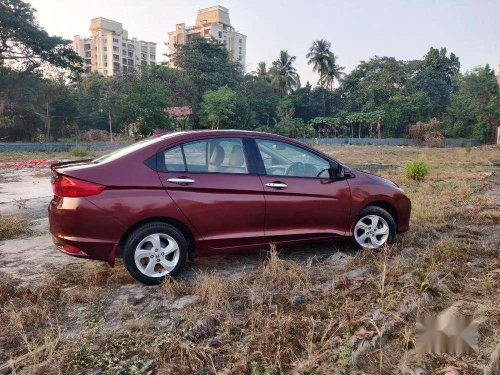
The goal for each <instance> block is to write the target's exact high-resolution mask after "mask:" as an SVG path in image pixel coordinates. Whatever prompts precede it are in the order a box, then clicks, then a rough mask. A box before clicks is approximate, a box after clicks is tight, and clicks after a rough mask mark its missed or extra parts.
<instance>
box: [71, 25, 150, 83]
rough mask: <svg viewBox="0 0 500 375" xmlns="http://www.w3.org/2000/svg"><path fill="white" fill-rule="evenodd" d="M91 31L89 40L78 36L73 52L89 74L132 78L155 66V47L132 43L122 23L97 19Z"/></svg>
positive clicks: (147, 44)
mask: <svg viewBox="0 0 500 375" xmlns="http://www.w3.org/2000/svg"><path fill="white" fill-rule="evenodd" d="M90 31H91V33H92V35H91V36H90V37H88V38H81V37H80V36H79V35H76V36H75V37H74V39H73V49H74V50H75V51H76V52H77V53H78V54H79V55H80V56H81V57H82V58H83V59H84V69H85V72H86V73H90V72H98V73H101V74H102V75H104V76H108V77H109V76H114V75H119V74H129V73H134V72H135V71H137V70H138V69H140V68H141V67H142V66H145V65H151V64H155V62H156V43H153V42H145V41H142V40H137V38H131V39H129V37H128V31H127V30H124V29H123V26H122V24H121V23H120V22H116V21H112V20H109V19H106V18H103V17H98V18H94V19H93V20H92V21H91V23H90Z"/></svg>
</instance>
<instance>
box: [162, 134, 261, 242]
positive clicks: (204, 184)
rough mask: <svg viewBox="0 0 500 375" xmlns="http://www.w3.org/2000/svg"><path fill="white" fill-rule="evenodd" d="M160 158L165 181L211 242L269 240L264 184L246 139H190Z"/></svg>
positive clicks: (176, 199)
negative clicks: (254, 171) (250, 160)
mask: <svg viewBox="0 0 500 375" xmlns="http://www.w3.org/2000/svg"><path fill="white" fill-rule="evenodd" d="M163 163H164V165H161V164H163ZM159 164H160V168H159V169H160V170H162V171H161V172H159V176H160V179H161V182H162V184H163V186H164V187H165V189H166V191H167V192H168V194H170V196H171V197H172V199H173V200H174V202H175V203H176V204H177V205H178V207H179V208H180V209H181V211H182V212H183V213H184V215H185V216H186V217H187V218H188V220H189V221H190V223H191V224H192V225H193V226H194V227H195V228H196V230H197V231H198V232H199V233H200V235H201V236H202V237H203V242H204V244H205V245H206V246H207V247H209V248H212V249H228V248H233V249H235V250H236V249H239V248H242V247H245V246H251V245H256V244H261V243H265V239H264V215H265V202H264V195H263V188H262V184H261V181H260V179H259V176H257V175H256V174H250V172H251V171H250V170H249V165H251V164H249V163H248V157H247V154H246V152H245V149H244V147H243V142H242V139H240V138H210V139H203V140H197V141H192V142H187V143H184V144H182V145H179V146H176V147H173V148H170V149H168V150H166V151H164V152H163V153H162V154H160V157H159Z"/></svg>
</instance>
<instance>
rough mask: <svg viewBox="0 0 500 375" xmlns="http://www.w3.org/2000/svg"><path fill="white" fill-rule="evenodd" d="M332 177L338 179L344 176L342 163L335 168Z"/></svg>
mask: <svg viewBox="0 0 500 375" xmlns="http://www.w3.org/2000/svg"><path fill="white" fill-rule="evenodd" d="M334 177H335V178H336V179H338V180H340V179H342V178H344V177H345V168H344V166H343V165H340V164H339V165H338V167H337V169H336V170H335V174H334Z"/></svg>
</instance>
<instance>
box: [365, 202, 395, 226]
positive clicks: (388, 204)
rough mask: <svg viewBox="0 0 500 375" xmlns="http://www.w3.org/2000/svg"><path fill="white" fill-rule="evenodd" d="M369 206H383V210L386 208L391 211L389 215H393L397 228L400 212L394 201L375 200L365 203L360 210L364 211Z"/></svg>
mask: <svg viewBox="0 0 500 375" xmlns="http://www.w3.org/2000/svg"><path fill="white" fill-rule="evenodd" d="M368 206H375V207H379V208H382V209H383V210H386V211H387V212H388V213H389V215H391V216H392V218H393V219H394V223H395V224H396V228H397V227H398V212H397V210H396V207H394V205H393V204H392V203H390V202H387V201H383V200H377V201H373V202H370V203H367V204H365V205H364V206H363V207H362V208H361V210H360V211H359V212H361V211H363V210H364V209H365V208H366V207H368ZM358 215H359V213H358Z"/></svg>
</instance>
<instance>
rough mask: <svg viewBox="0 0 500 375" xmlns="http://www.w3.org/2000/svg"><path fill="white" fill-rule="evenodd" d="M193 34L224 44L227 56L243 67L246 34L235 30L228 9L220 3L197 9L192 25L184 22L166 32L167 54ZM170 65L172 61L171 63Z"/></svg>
mask: <svg viewBox="0 0 500 375" xmlns="http://www.w3.org/2000/svg"><path fill="white" fill-rule="evenodd" d="M193 35H198V36H201V37H203V38H206V39H212V38H213V39H215V40H216V41H218V42H219V43H222V44H224V45H225V46H226V48H227V50H228V52H229V57H230V58H231V60H233V61H237V62H239V63H240V64H241V66H242V67H243V68H244V67H245V58H246V39H247V37H246V35H243V34H241V33H239V32H238V31H236V30H235V28H234V27H233V26H232V25H231V21H230V20H229V9H227V8H224V7H222V6H220V5H216V6H213V7H210V8H205V9H199V10H198V15H197V17H196V24H195V25H194V26H189V27H186V24H184V23H178V24H177V25H175V30H174V31H171V32H169V33H168V54H169V55H170V56H172V55H173V54H174V53H175V51H176V48H175V46H176V45H178V44H185V43H186V42H188V41H189V40H190V39H191V38H192V37H193ZM171 65H172V63H171Z"/></svg>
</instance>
